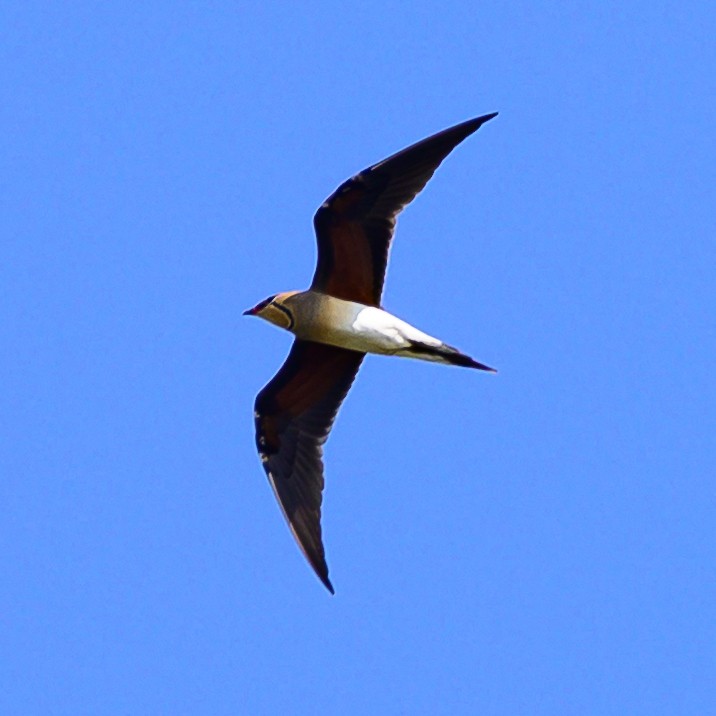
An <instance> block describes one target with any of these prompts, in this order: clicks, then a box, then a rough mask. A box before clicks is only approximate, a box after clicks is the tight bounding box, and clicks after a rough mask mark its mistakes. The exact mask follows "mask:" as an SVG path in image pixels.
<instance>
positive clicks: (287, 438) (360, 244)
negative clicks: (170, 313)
mask: <svg viewBox="0 0 716 716" xmlns="http://www.w3.org/2000/svg"><path fill="white" fill-rule="evenodd" d="M496 114H497V113H493V114H486V115H484V116H482V117H478V118H476V119H471V120H468V121H467V122H463V123H462V124H458V125H456V126H454V127H451V128H449V129H446V130H444V131H442V132H439V133H438V134H435V135H433V136H432V137H428V138H427V139H424V140H422V141H420V142H418V143H417V144H413V145H412V146H410V147H408V148H407V149H403V150H402V151H400V152H398V153H397V154H394V155H392V156H391V157H389V158H388V159H385V160H383V161H382V162H378V163H377V164H374V165H373V166H371V167H369V168H367V169H365V170H363V171H362V172H360V173H359V174H357V175H356V176H354V177H353V178H352V179H349V180H348V181H346V182H344V183H343V184H342V185H341V186H340V187H339V188H338V189H337V190H336V191H335V192H334V193H333V194H332V195H331V196H330V197H329V198H328V199H327V200H326V202H325V203H324V204H323V205H322V206H321V207H320V208H319V209H318V211H317V212H316V215H315V217H314V226H315V230H316V237H317V241H318V262H317V266H316V272H315V274H314V277H313V282H312V284H311V290H313V291H316V292H320V293H322V294H327V295H329V296H333V297H335V298H339V299H343V300H346V301H354V302H357V303H361V304H365V305H367V306H379V305H380V299H381V294H382V291H383V281H384V278H385V269H386V264H387V260H388V250H389V247H390V241H391V239H392V238H393V234H394V231H395V222H396V217H397V216H398V214H399V213H400V212H401V211H402V209H403V208H404V207H405V206H406V205H407V204H409V203H410V202H411V201H412V200H413V199H414V198H415V196H416V195H417V194H418V192H420V190H421V189H422V188H423V187H424V186H425V185H426V183H427V182H428V180H429V179H430V177H431V176H432V175H433V173H434V172H435V170H436V169H437V167H438V166H439V165H440V163H441V162H442V161H443V159H444V158H445V157H446V156H447V155H448V154H449V153H450V152H451V151H452V150H453V149H454V148H455V147H456V146H457V145H458V144H459V143H460V142H462V141H463V140H464V139H465V138H466V137H468V136H469V135H470V134H472V133H473V132H475V131H476V130H477V129H479V128H480V126H482V125H483V124H484V123H485V122H487V121H488V120H490V119H492V118H493V117H494V116H496ZM272 298H273V297H272ZM272 298H271V299H267V300H266V301H265V302H262V304H259V306H257V307H255V308H254V309H251V310H250V311H248V312H247V313H249V314H251V315H255V314H256V313H257V312H259V309H260V308H262V307H263V306H264V305H266V304H267V303H270V302H271V300H272ZM279 308H281V306H277V310H278V309H279ZM281 310H284V311H286V313H287V314H288V315H289V318H290V320H291V324H290V325H289V326H288V328H289V330H290V329H292V328H293V318H292V317H291V315H290V312H289V311H287V310H286V309H285V308H282V309H281ZM440 350H442V353H440ZM425 351H426V352H430V353H433V354H437V353H440V355H441V356H443V357H447V358H448V359H449V362H451V363H454V364H456V365H464V366H467V367H474V368H478V367H479V368H482V369H485V370H490V369H489V368H487V366H483V365H482V364H481V363H477V362H476V361H473V360H472V359H471V358H467V357H466V356H461V355H460V353H459V351H457V350H456V349H453V348H450V347H449V346H444V348H442V349H436V348H435V347H432V348H428V347H426V348H425ZM436 352H437V353H436ZM364 355H365V354H364V353H360V352H356V351H351V350H347V349H345V348H337V347H333V346H329V345H324V344H321V343H314V342H310V341H304V340H298V339H297V340H296V341H295V342H294V344H293V347H292V348H291V351H290V353H289V355H288V357H287V359H286V362H285V363H284V364H283V367H282V368H281V370H280V371H279V372H278V373H277V374H276V376H275V377H274V378H273V379H272V380H271V381H270V382H269V383H268V385H266V387H265V388H264V389H263V390H262V391H261V392H260V393H259V394H258V397H257V398H256V405H255V418H256V445H257V447H258V450H259V454H260V456H261V461H262V463H263V466H264V469H265V470H266V473H267V474H268V477H269V480H270V482H271V486H272V487H273V490H274V492H275V494H276V497H277V498H278V501H279V504H280V506H281V509H282V511H283V513H284V515H285V516H286V519H287V521H288V523H289V527H290V528H291V531H292V532H293V535H294V537H295V538H296V541H297V542H298V545H299V547H300V548H301V550H302V551H303V553H304V554H305V556H306V558H307V559H308V561H309V562H310V564H311V566H312V567H313V569H314V570H315V571H316V574H317V575H318V576H319V578H320V579H321V581H322V582H323V584H325V586H326V587H327V588H328V589H329V590H330V591H331V592H333V587H332V585H331V582H330V580H329V579H328V567H327V565H326V559H325V554H324V548H323V542H322V539H321V500H322V491H323V484H324V478H323V460H322V453H323V444H324V443H325V441H326V439H327V437H328V433H329V432H330V430H331V427H332V425H333V421H334V419H335V416H336V413H337V412H338V408H339V407H340V405H341V403H342V401H343V399H344V398H345V396H346V393H347V392H348V389H349V388H350V386H351V384H352V383H353V380H354V378H355V376H356V373H357V372H358V369H359V367H360V364H361V361H362V360H363V358H364Z"/></svg>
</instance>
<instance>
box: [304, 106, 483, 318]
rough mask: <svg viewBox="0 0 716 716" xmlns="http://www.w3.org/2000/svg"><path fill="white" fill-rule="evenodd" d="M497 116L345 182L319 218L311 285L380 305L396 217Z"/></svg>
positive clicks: (405, 152)
mask: <svg viewBox="0 0 716 716" xmlns="http://www.w3.org/2000/svg"><path fill="white" fill-rule="evenodd" d="M496 114H497V112H494V113H492V114H486V115H484V116H482V117H477V118H476V119H470V120H468V121H467V122H463V123H462V124H458V125H456V126H454V127H451V128H450V129H445V130H443V131H442V132H439V133H438V134H434V135H433V136H432V137H428V138H427V139H423V140H422V141H421V142H418V143H417V144H413V145H412V146H410V147H408V148H407V149H403V150H402V151H400V152H398V153H397V154H394V155H393V156H391V157H388V159H384V160H383V161H382V162H378V164H374V165H373V166H371V167H369V168H368V169H364V170H363V171H362V172H360V173H359V174H356V176H354V177H353V178H352V179H349V180H348V181H346V182H344V183H343V184H341V186H339V187H338V189H337V190H336V191H335V192H334V193H333V194H332V195H331V196H330V197H329V198H328V199H327V200H326V201H325V202H324V203H323V205H322V206H321V207H320V208H319V209H318V211H317V212H316V215H315V217H314V219H313V224H314V227H315V229H316V238H317V240H318V264H317V266H316V273H315V275H314V276H313V283H312V284H311V289H313V290H315V291H321V292H323V293H327V294H329V295H331V296H335V297H336V298H342V299H345V300H346V301H356V302H358V303H365V304H368V305H373V306H379V305H380V296H381V294H382V292H383V280H384V278H385V267H386V263H387V261H388V249H389V247H390V241H391V239H392V238H393V233H394V231H395V220H396V217H397V216H398V214H399V213H400V212H401V211H402V209H403V207H405V206H406V205H407V204H409V203H410V202H411V201H412V200H413V199H414V198H415V196H416V195H417V194H418V192H420V191H421V189H422V188H423V187H424V186H425V185H426V184H427V183H428V180H429V179H430V177H431V176H432V175H433V173H434V172H435V170H436V169H437V168H438V167H439V166H440V163H441V162H442V161H443V159H445V157H446V156H447V155H448V154H449V153H450V152H451V151H452V150H453V149H454V148H455V147H456V146H457V145H458V144H459V143H460V142H462V141H463V139H465V138H466V137H469V136H470V135H471V134H472V133H473V132H475V131H477V130H478V129H479V128H480V127H481V126H482V125H483V124H484V123H485V122H487V121H488V120H490V119H492V118H493V117H495V116H496Z"/></svg>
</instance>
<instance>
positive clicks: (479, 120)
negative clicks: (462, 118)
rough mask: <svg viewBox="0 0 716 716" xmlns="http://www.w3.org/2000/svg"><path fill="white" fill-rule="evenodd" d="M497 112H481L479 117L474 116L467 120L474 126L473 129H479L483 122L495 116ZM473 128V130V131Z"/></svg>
mask: <svg viewBox="0 0 716 716" xmlns="http://www.w3.org/2000/svg"><path fill="white" fill-rule="evenodd" d="M498 114H499V112H490V113H489V114H483V115H482V116H481V117H475V119H469V120H468V122H469V123H470V124H473V125H474V126H475V130H477V129H479V128H480V127H481V126H482V125H483V124H485V122H489V121H490V120H491V119H494V118H495V117H497V115H498ZM475 130H473V131H475Z"/></svg>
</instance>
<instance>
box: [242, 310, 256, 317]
mask: <svg viewBox="0 0 716 716" xmlns="http://www.w3.org/2000/svg"><path fill="white" fill-rule="evenodd" d="M241 315H242V316H253V315H254V309H253V308H248V309H246V310H245V311H244V312H243V313H242V314H241Z"/></svg>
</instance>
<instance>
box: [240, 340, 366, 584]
mask: <svg viewBox="0 0 716 716" xmlns="http://www.w3.org/2000/svg"><path fill="white" fill-rule="evenodd" d="M364 355H365V354H364V353H358V352H356V351H349V350H346V349H344V348H336V347H334V346H329V345H325V344H322V343H313V342H311V341H302V340H296V341H294V343H293V346H292V348H291V352H290V353H289V354H288V358H286V362H285V363H284V364H283V366H282V367H281V370H279V372H278V373H277V374H276V375H275V376H274V377H273V379H272V380H271V382H270V383H269V384H268V385H267V386H266V387H265V388H264V389H263V390H262V391H261V392H260V393H259V394H258V396H257V397H256V406H255V412H254V417H255V418H256V446H257V448H258V451H259V455H260V457H261V462H262V463H263V466H264V470H266V474H267V475H268V478H269V482H270V483H271V487H272V488H273V491H274V493H275V494H276V497H277V499H278V502H279V505H280V506H281V509H282V510H283V513H284V515H285V517H286V520H287V521H288V525H289V527H290V528H291V532H293V536H294V537H295V538H296V541H297V542H298V546H299V547H300V548H301V551H302V552H303V553H304V555H305V556H306V559H308V561H309V562H310V564H311V566H312V567H313V569H314V570H315V572H316V574H317V575H318V577H319V578H320V579H321V581H322V582H323V584H325V585H326V587H327V588H328V589H329V590H330V591H331V593H333V586H332V585H331V582H330V580H329V579H328V566H327V565H326V558H325V552H324V549H323V542H322V540H321V500H322V492H323V460H322V454H323V443H325V442H326V439H327V438H328V433H329V432H330V430H331V427H332V425H333V421H334V419H335V417H336V413H337V412H338V408H339V407H340V405H341V403H342V402H343V399H344V398H345V397H346V393H347V392H348V389H349V388H350V387H351V384H352V383H353V380H354V379H355V376H356V373H357V372H358V368H359V367H360V364H361V361H362V360H363V357H364Z"/></svg>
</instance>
